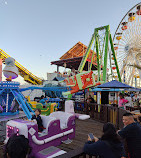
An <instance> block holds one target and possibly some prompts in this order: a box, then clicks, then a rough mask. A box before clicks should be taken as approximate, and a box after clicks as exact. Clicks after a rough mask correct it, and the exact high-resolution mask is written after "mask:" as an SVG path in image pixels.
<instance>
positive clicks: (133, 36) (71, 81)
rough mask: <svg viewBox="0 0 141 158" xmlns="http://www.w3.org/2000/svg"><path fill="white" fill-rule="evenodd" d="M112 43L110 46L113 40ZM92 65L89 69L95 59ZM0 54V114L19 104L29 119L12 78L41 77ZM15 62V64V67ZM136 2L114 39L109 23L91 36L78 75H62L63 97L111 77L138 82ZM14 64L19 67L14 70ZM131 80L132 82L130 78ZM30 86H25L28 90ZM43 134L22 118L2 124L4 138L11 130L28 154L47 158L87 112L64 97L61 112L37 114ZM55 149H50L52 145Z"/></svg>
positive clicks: (140, 39) (139, 15)
mask: <svg viewBox="0 0 141 158" xmlns="http://www.w3.org/2000/svg"><path fill="white" fill-rule="evenodd" d="M113 41H114V44H113ZM91 49H92V50H93V55H92V58H91V63H90V65H89V67H88V71H83V68H84V66H85V63H86V60H87V58H88V55H89V53H90V51H91ZM95 52H96V63H97V64H96V68H97V70H95V71H93V70H92V64H93V61H94V60H95V55H94V54H95ZM0 54H1V56H0V58H2V59H4V60H3V62H5V64H6V67H5V68H4V70H3V73H4V75H5V77H6V78H7V81H3V82H0V116H4V115H14V114H18V113H19V110H18V107H19V106H20V107H21V108H22V109H23V111H24V113H25V114H26V116H27V118H28V119H31V117H32V116H31V112H32V113H34V112H33V110H32V108H31V107H30V105H29V104H28V102H27V100H26V99H25V97H24V96H23V94H22V93H21V91H20V89H19V83H17V82H12V81H11V80H12V79H14V78H16V77H18V70H19V71H20V75H21V76H24V78H26V75H27V81H28V82H30V83H32V84H41V83H42V80H41V79H39V78H37V77H36V76H34V75H33V74H31V73H30V72H29V71H27V70H26V69H25V68H23V67H22V66H21V65H20V64H19V63H17V62H16V61H14V59H13V58H8V57H9V56H8V55H7V54H6V53H4V52H3V51H2V50H1V53H0ZM14 62H15V65H16V67H15V65H14ZM140 62H141V3H139V4H137V5H136V6H134V7H133V8H132V9H130V10H129V12H127V14H126V15H125V16H124V18H123V19H122V20H121V22H120V24H119V26H118V28H117V30H116V33H115V35H114V39H113V40H112V36H111V33H110V27H109V25H107V26H103V27H99V28H96V29H95V30H94V34H93V35H92V38H91V40H90V43H89V45H88V48H87V51H86V53H85V55H84V56H83V59H82V61H81V63H80V66H79V68H78V71H79V73H78V74H76V75H74V76H71V77H67V78H66V79H65V80H63V82H65V83H66V85H67V86H68V87H70V88H71V90H70V91H66V92H64V93H63V94H64V95H71V94H73V93H76V92H78V91H81V90H84V89H86V88H90V87H94V86H96V85H99V84H102V83H105V82H107V81H110V80H113V79H116V80H118V81H120V82H126V83H128V84H130V85H133V84H134V85H135V86H136V85H137V83H138V82H139V86H140V78H141V70H140V69H141V65H140ZM17 68H18V69H17ZM134 78H135V79H136V80H135V82H134V81H133V79H134ZM29 89H30V88H29ZM41 117H42V120H43V125H44V127H45V130H44V132H42V133H38V126H37V124H36V123H35V122H31V121H26V120H19V119H18V120H11V121H8V122H7V126H6V142H7V141H8V139H9V137H10V136H11V135H12V134H16V135H17V136H18V135H19V134H23V135H25V137H26V138H28V139H29V143H30V146H31V147H32V149H33V150H32V153H31V155H30V156H31V157H32V156H35V158H46V157H49V156H54V157H55V156H57V155H60V154H63V153H65V151H62V150H60V149H58V148H55V147H54V146H58V145H60V144H61V143H62V142H65V141H68V142H70V139H73V138H74V137H75V118H79V119H81V120H84V119H88V118H89V116H88V115H80V114H76V113H75V112H74V107H73V102H72V101H66V104H65V112H62V111H57V112H53V113H51V114H50V115H49V116H41ZM53 147H54V148H53Z"/></svg>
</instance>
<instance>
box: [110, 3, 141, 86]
mask: <svg viewBox="0 0 141 158" xmlns="http://www.w3.org/2000/svg"><path fill="white" fill-rule="evenodd" d="M113 42H114V48H115V53H116V56H117V62H118V66H119V71H120V76H121V81H122V82H125V83H126V84H128V85H131V86H135V87H141V85H140V84H141V82H140V81H141V2H140V3H139V4H137V5H135V6H134V7H132V8H131V9H130V10H129V11H128V12H127V13H126V14H125V16H124V17H123V18H122V20H121V22H120V23H119V25H118V27H117V29H116V32H115V35H114V38H113ZM115 76H117V73H115Z"/></svg>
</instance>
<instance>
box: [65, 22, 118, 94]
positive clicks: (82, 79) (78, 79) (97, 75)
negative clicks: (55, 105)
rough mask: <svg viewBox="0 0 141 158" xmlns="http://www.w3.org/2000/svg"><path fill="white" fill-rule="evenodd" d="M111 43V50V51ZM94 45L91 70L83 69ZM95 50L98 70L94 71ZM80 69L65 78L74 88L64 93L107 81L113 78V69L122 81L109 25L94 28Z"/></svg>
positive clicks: (71, 92) (67, 83) (70, 92)
mask: <svg viewBox="0 0 141 158" xmlns="http://www.w3.org/2000/svg"><path fill="white" fill-rule="evenodd" d="M109 45H110V48H111V51H109ZM92 47H93V54H92V58H91V64H90V65H89V68H88V70H89V71H83V68H84V66H85V63H86V60H87V58H88V55H89V53H90V51H91V49H92ZM95 52H96V55H97V59H96V63H97V65H96V67H97V70H96V71H92V70H91V68H92V63H93V60H94V54H95ZM112 59H113V63H112V64H114V65H112V64H111V60H112ZM108 63H110V65H108ZM78 71H79V73H78V74H76V75H74V76H71V77H69V78H66V79H65V80H64V82H66V85H67V86H69V87H71V89H72V90H71V91H68V92H64V93H63V94H64V95H69V94H73V93H76V92H78V91H80V90H84V89H86V88H90V87H94V86H97V85H100V84H101V83H105V82H107V81H108V80H109V79H110V77H111V78H113V77H114V73H113V71H114V72H115V71H116V72H117V74H118V76H117V78H118V80H119V81H121V77H120V72H119V68H118V64H117V58H116V54H115V50H114V45H113V41H112V36H111V34H110V27H109V25H107V26H103V27H99V28H96V29H95V30H94V34H93V35H92V38H91V40H90V43H89V46H88V48H87V51H86V53H85V55H84V56H83V59H82V61H81V63H80V66H79V68H78Z"/></svg>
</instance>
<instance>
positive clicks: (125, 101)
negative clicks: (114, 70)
mask: <svg viewBox="0 0 141 158" xmlns="http://www.w3.org/2000/svg"><path fill="white" fill-rule="evenodd" d="M140 104H141V95H140V93H137V92H136V93H135V92H130V93H125V94H123V93H120V94H119V104H118V105H119V107H120V108H123V109H126V106H130V107H140Z"/></svg>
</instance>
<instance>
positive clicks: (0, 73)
mask: <svg viewBox="0 0 141 158" xmlns="http://www.w3.org/2000/svg"><path fill="white" fill-rule="evenodd" d="M0 81H2V59H0Z"/></svg>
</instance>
